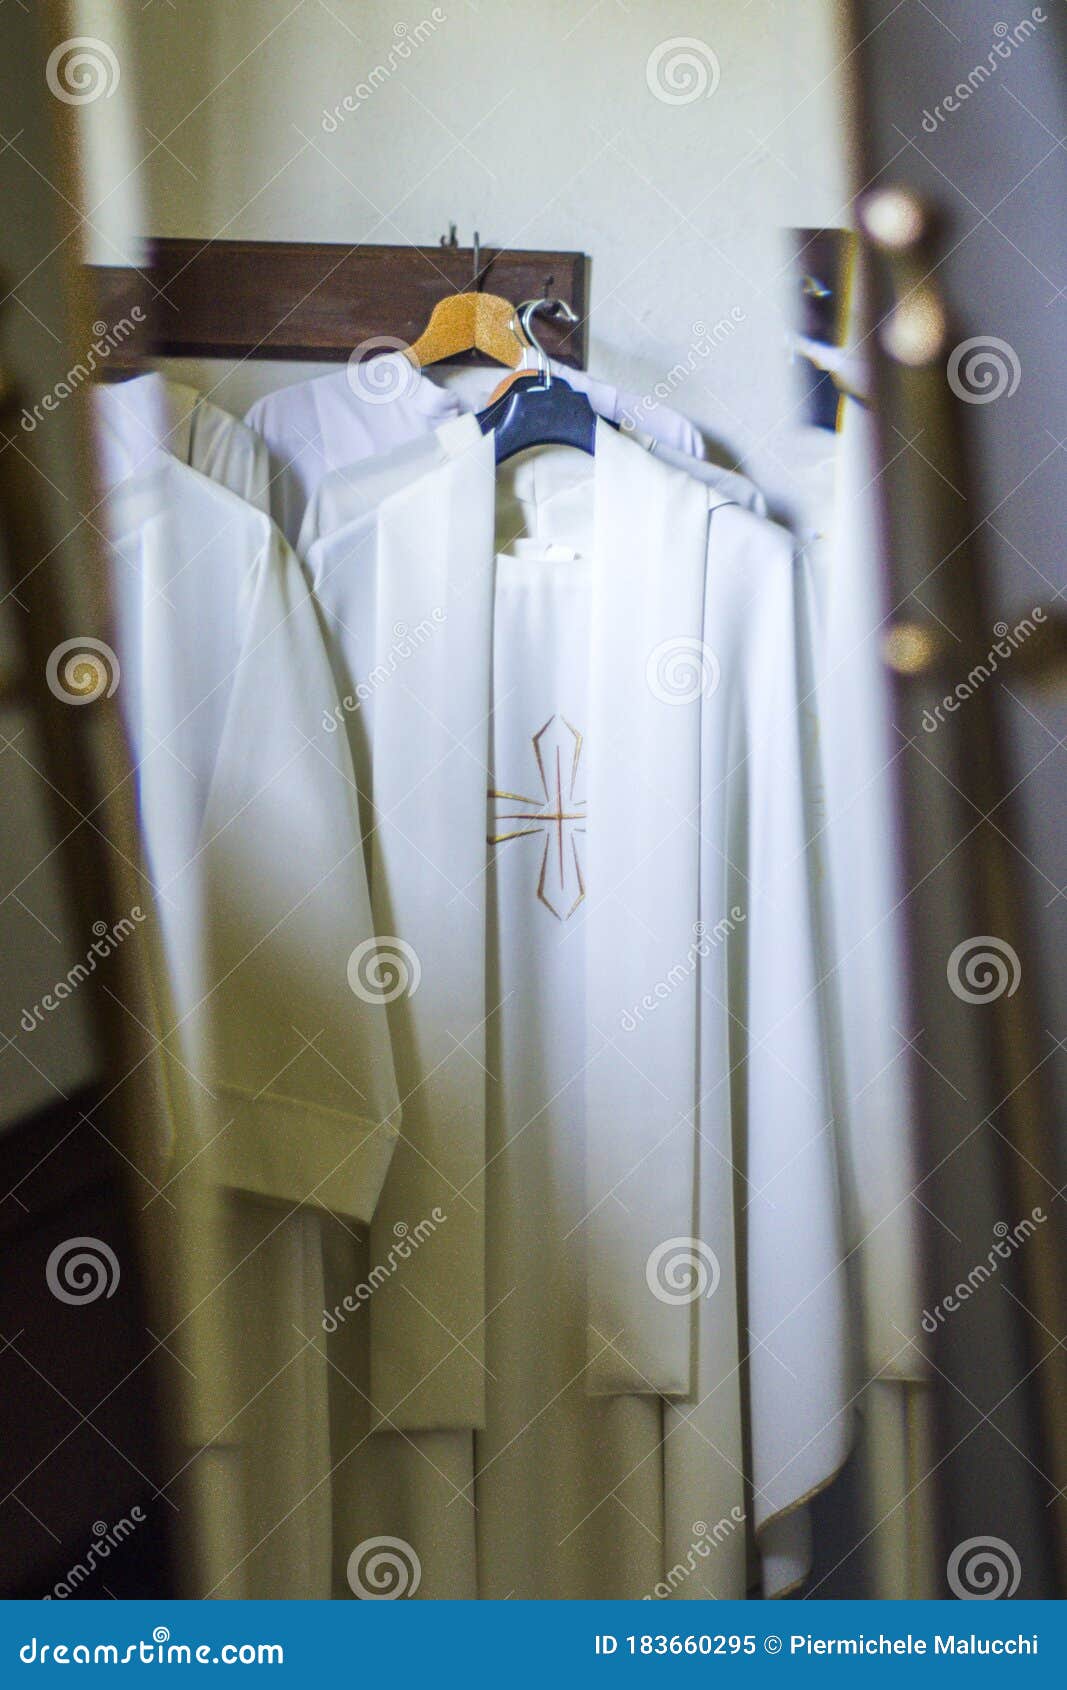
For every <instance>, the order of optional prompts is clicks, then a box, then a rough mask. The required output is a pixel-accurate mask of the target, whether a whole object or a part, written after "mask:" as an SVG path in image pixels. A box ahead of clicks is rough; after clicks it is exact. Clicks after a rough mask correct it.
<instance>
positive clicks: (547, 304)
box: [518, 299, 578, 387]
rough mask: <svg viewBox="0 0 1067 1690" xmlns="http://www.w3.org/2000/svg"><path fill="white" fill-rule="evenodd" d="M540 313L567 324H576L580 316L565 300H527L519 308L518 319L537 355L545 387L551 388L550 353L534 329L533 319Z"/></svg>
mask: <svg viewBox="0 0 1067 1690" xmlns="http://www.w3.org/2000/svg"><path fill="white" fill-rule="evenodd" d="M538 311H546V312H551V313H553V314H554V315H555V316H559V317H562V318H563V321H564V322H565V323H576V322H577V321H578V314H577V312H576V311H573V310H572V309H571V307H570V306H569V305H568V304H567V301H566V300H565V299H527V300H526V301H524V303H523V304H522V305H520V306H519V310H518V318H519V323H520V326H521V328H522V332H523V334H524V335H525V336H526V338H527V340H528V341H529V342H530V345H531V346H532V347H533V349H534V351H535V352H536V354H537V362H538V366H539V368H540V371H541V374H542V376H543V378H544V382H545V386H546V387H550V386H551V385H552V370H551V367H550V365H549V362H548V353H547V352H546V351H545V349H544V347H543V346H542V345H541V342H540V340H539V339H538V338H537V332H536V330H535V329H534V327H533V319H534V317H536V315H537V313H538Z"/></svg>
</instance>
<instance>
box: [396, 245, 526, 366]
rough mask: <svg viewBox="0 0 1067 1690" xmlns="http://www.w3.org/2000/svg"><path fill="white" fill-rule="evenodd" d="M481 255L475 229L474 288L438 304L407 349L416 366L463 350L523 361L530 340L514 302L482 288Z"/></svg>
mask: <svg viewBox="0 0 1067 1690" xmlns="http://www.w3.org/2000/svg"><path fill="white" fill-rule="evenodd" d="M454 233H455V231H454V230H453V235H454ZM442 242H443V237H442ZM480 254H481V245H480V242H479V240H478V235H477V232H475V236H474V275H473V277H472V291H471V292H469V293H453V294H450V295H449V296H448V298H447V299H442V300H439V301H438V303H437V304H436V305H435V306H434V308H433V310H432V311H431V312H430V320H429V322H428V323H427V325H426V327H425V328H424V329H423V331H422V333H421V334H420V336H419V338H418V340H416V341H415V342H414V343H413V344H412V345H411V346H408V347H406V348H405V354H406V356H407V357H408V358H409V359H410V361H411V363H413V364H414V365H415V367H416V369H418V368H421V367H422V366H423V365H424V364H440V363H443V362H444V361H445V360H447V359H449V358H458V357H459V356H460V354H461V353H463V352H481V353H483V354H484V355H485V356H486V357H487V358H493V359H494V360H495V361H496V362H497V363H498V364H507V365H508V366H509V367H510V368H511V369H515V367H516V366H517V365H519V364H521V363H522V361H523V356H524V354H525V352H526V351H527V348H528V342H527V340H526V337H525V335H524V334H523V332H522V330H521V328H520V326H519V319H518V315H517V313H516V310H515V307H514V305H512V304H511V303H510V301H509V300H506V299H503V298H501V296H500V295H499V294H497V293H481V292H480V291H478V279H479V276H480V274H481V269H480V265H479V262H478V260H479V257H480Z"/></svg>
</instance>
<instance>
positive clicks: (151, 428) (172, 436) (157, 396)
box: [93, 371, 270, 512]
mask: <svg viewBox="0 0 1067 1690" xmlns="http://www.w3.org/2000/svg"><path fill="white" fill-rule="evenodd" d="M93 404H94V411H95V417H96V421H97V424H98V428H99V434H98V446H99V450H100V454H101V467H102V470H103V476H104V480H105V482H106V484H107V485H108V486H114V485H115V484H116V483H117V482H118V481H120V480H123V479H124V478H125V477H126V476H128V475H131V474H134V473H136V472H140V471H141V470H144V469H147V468H148V466H149V462H150V460H151V459H152V457H153V455H154V454H155V452H156V451H159V450H162V451H165V452H169V453H170V454H171V456H172V457H175V458H178V459H180V460H181V462H182V463H184V464H189V465H190V466H191V468H193V469H197V470H199V471H200V473H201V475H206V476H208V478H209V479H210V480H212V481H217V482H218V483H219V485H220V486H222V487H228V488H229V490H230V492H231V493H236V494H237V495H238V497H239V498H242V499H246V500H247V501H248V503H249V504H251V505H254V506H255V508H256V509H257V510H258V511H263V512H269V510H270V487H269V480H270V467H269V454H268V451H267V445H266V442H265V441H264V440H261V439H260V437H259V435H258V434H256V433H255V432H254V431H253V430H252V429H250V428H248V427H247V426H246V425H245V424H244V423H241V422H238V421H237V419H236V417H231V416H230V414H229V412H228V411H224V410H222V408H221V407H220V406H219V405H215V404H212V402H211V400H210V399H205V398H204V397H203V395H202V394H200V393H198V392H197V391H196V389H195V388H194V387H188V386H186V384H185V383H184V382H179V381H171V380H170V378H169V377H165V376H162V375H159V374H157V373H156V372H155V371H149V373H148V374H147V375H143V376H134V377H133V379H132V380H130V381H122V382H116V383H114V384H112V385H110V386H107V387H97V388H95V389H94V391H93Z"/></svg>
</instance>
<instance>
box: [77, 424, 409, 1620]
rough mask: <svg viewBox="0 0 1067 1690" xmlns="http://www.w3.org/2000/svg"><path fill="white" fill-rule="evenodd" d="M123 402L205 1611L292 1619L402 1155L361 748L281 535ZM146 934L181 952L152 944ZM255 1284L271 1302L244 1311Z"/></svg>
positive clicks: (140, 715)
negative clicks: (331, 1416)
mask: <svg viewBox="0 0 1067 1690" xmlns="http://www.w3.org/2000/svg"><path fill="white" fill-rule="evenodd" d="M100 397H101V398H103V399H104V400H105V403H104V405H103V406H101V407H100V408H99V411H98V415H99V417H100V419H101V423H102V428H103V431H104V434H105V439H106V448H107V449H106V452H105V453H104V460H105V464H106V466H107V468H108V469H109V470H110V471H111V473H112V474H117V475H121V474H122V472H123V470H124V469H126V470H132V469H134V468H135V467H136V466H137V465H141V466H142V467H141V470H140V473H136V474H130V475H127V477H126V478H125V479H124V480H121V481H119V483H118V484H117V485H116V486H115V487H114V488H113V489H112V491H111V495H110V498H109V501H108V507H107V515H106V520H107V525H108V528H109V530H110V533H111V536H112V549H111V559H112V581H113V590H114V599H115V605H116V622H117V632H116V636H115V639H116V647H117V654H118V657H119V665H120V678H119V697H120V700H121V702H122V704H123V707H124V714H125V718H126V721H127V725H128V729H129V733H130V738H131V741H132V747H133V753H134V759H135V764H136V770H137V773H136V780H137V788H138V800H139V805H140V811H141V819H142V826H143V832H144V841H145V858H146V865H147V873H148V875H149V878H150V882H151V887H150V888H149V889H147V890H146V897H145V904H146V907H150V906H151V905H152V904H154V905H155V906H156V910H157V913H158V916H159V926H160V929H161V941H160V944H159V946H158V952H159V955H158V961H159V972H158V989H159V996H160V999H161V1002H162V1005H163V1015H162V1019H163V1023H164V1025H163V1031H164V1032H165V1033H166V1034H167V1037H166V1040H165V1043H164V1050H165V1052H166V1068H165V1072H166V1076H167V1080H168V1083H169V1086H170V1089H171V1095H172V1105H173V1106H172V1109H171V1122H169V1123H166V1124H164V1123H161V1122H153V1123H151V1124H146V1132H145V1135H144V1137H145V1139H146V1141H150V1140H153V1139H155V1138H156V1137H158V1135H160V1134H161V1132H162V1131H163V1130H164V1125H166V1126H167V1127H170V1126H173V1135H174V1136H173V1142H171V1143H170V1144H167V1145H160V1144H158V1143H151V1144H150V1145H149V1143H147V1142H146V1145H145V1152H146V1155H147V1153H148V1150H149V1149H151V1150H152V1152H153V1158H152V1169H151V1173H152V1177H153V1179H154V1181H155V1182H156V1183H157V1184H158V1185H159V1186H160V1187H161V1189H162V1195H161V1196H159V1197H157V1198H156V1199H154V1201H155V1202H157V1203H158V1204H160V1205H163V1204H165V1203H166V1204H169V1203H172V1202H174V1201H177V1203H178V1205H179V1215H180V1221H181V1224H180V1230H179V1233H178V1234H177V1236H176V1238H175V1239H174V1248H175V1250H176V1257H175V1259H173V1260H169V1261H167V1262H166V1263H164V1264H163V1269H164V1271H165V1272H166V1274H167V1277H168V1280H169V1282H170V1285H171V1290H172V1293H173V1298H174V1303H173V1318H174V1321H175V1322H176V1325H175V1328H174V1330H173V1331H172V1332H171V1333H170V1334H169V1337H168V1342H167V1353H170V1352H174V1353H175V1354H176V1355H177V1356H178V1357H179V1358H180V1365H179V1366H178V1367H177V1369H176V1372H175V1377H174V1381H173V1392H174V1397H175V1400H177V1399H178V1397H179V1395H180V1397H181V1412H180V1417H179V1422H178V1425H177V1426H176V1428H175V1431H176V1438H177V1441H178V1443H179V1445H180V1447H181V1452H182V1459H181V1463H180V1467H181V1468H182V1470H183V1471H182V1472H180V1473H179V1474H176V1475H175V1476H176V1477H181V1478H184V1480H185V1482H186V1486H187V1491H186V1502H187V1503H188V1505H189V1509H188V1512H189V1513H191V1514H192V1516H193V1518H195V1520H196V1529H195V1530H193V1531H192V1532H191V1533H190V1537H189V1542H188V1544H187V1546H186V1555H187V1557H189V1558H191V1560H192V1561H194V1562H195V1563H196V1564H197V1565H199V1567H200V1569H201V1571H200V1573H199V1575H198V1577H197V1578H196V1580H195V1581H194V1583H193V1585H192V1587H191V1589H190V1591H189V1593H190V1594H201V1593H202V1592H203V1591H206V1590H208V1589H211V1588H212V1587H213V1586H214V1585H216V1584H219V1583H221V1582H223V1581H225V1580H228V1579H230V1580H232V1579H234V1578H236V1583H235V1585H234V1586H233V1588H234V1593H235V1594H242V1593H249V1592H252V1593H254V1592H255V1591H256V1589H257V1588H259V1589H263V1588H266V1589H267V1590H268V1591H269V1592H270V1593H271V1594H279V1595H280V1594H289V1593H292V1591H293V1589H294V1587H297V1586H298V1581H299V1586H298V1587H299V1588H302V1589H304V1590H305V1593H307V1594H319V1593H321V1592H322V1590H323V1587H324V1585H325V1586H326V1587H328V1580H329V1558H330V1526H329V1493H328V1491H326V1492H325V1493H322V1494H321V1495H317V1494H316V1492H315V1490H314V1487H315V1485H316V1484H317V1483H318V1481H319V1480H320V1479H321V1476H322V1474H323V1473H324V1472H325V1471H328V1467H329V1459H328V1445H327V1443H326V1427H327V1419H328V1416H327V1410H326V1401H327V1381H326V1378H325V1364H324V1362H323V1361H322V1359H321V1357H320V1356H319V1355H318V1354H317V1353H316V1351H315V1350H314V1349H313V1348H311V1347H310V1346H309V1345H308V1344H307V1343H306V1342H305V1341H304V1340H303V1339H301V1338H300V1336H299V1331H298V1329H299V1328H302V1327H306V1325H307V1304H306V1301H305V1299H306V1297H308V1296H310V1297H311V1299H312V1304H313V1308H314V1309H315V1310H316V1311H318V1310H320V1309H321V1307H322V1302H323V1291H322V1288H321V1287H322V1272H323V1270H322V1261H323V1252H324V1244H323V1236H322V1235H323V1230H324V1229H326V1228H330V1229H342V1230H343V1229H344V1228H346V1227H348V1228H351V1235H350V1234H349V1233H347V1232H346V1233H345V1236H346V1237H349V1236H353V1237H354V1236H355V1234H356V1229H357V1224H358V1223H362V1222H365V1221H366V1220H367V1219H368V1218H369V1216H370V1214H371V1213H372V1212H373V1209H374V1207H375V1203H376V1200H377V1197H378V1193H379V1190H380V1187H381V1184H382V1180H383V1178H384V1175H385V1170H386V1167H387V1165H388V1161H389V1159H390V1157H391V1154H392V1151H393V1147H394V1144H395V1138H396V1129H395V1116H396V1089H395V1080H394V1076H393V1070H392V1062H391V1057H390V1053H389V1044H388V1035H387V1030H386V1027H385V1023H384V1015H383V1012H382V1011H380V1010H376V1009H375V1008H374V1007H373V1006H371V1005H367V1004H360V1003H359V1002H358V1001H357V1000H356V999H355V998H354V997H353V994H352V992H351V991H350V989H349V986H348V982H347V977H346V970H347V962H348V957H349V954H350V952H351V950H352V948H353V946H355V945H357V944H359V943H360V942H361V941H364V940H365V939H366V938H367V936H368V934H369V931H370V910H369V901H368V893H367V886H366V876H365V869H364V859H363V851H362V845H361V841H360V837H359V831H358V815H357V810H356V804H355V798H354V783H353V778H352V770H351V764H350V760H349V757H348V751H347V746H346V745H345V743H344V741H343V739H341V738H339V737H338V738H335V739H333V740H330V739H327V738H326V737H325V736H323V734H322V732H321V726H320V724H321V720H322V716H323V712H324V710H327V711H328V710H330V709H331V708H335V707H336V706H335V694H334V691H333V683H332V679H331V675H330V671H329V667H328V664H327V661H326V657H325V653H324V650H323V644H322V638H321V632H320V629H319V624H318V618H317V612H316V609H315V606H314V604H313V602H312V600H311V597H310V595H309V593H308V590H307V585H306V582H305V579H304V576H303V572H302V571H301V569H300V566H299V564H298V563H297V560H296V558H295V556H294V554H293V553H292V551H291V550H290V548H289V547H288V545H287V544H286V542H285V541H284V539H283V538H282V536H281V535H280V533H279V532H278V530H277V529H276V528H275V527H274V525H273V523H271V521H270V520H269V518H267V517H266V516H264V515H262V514H261V513H259V512H257V511H255V510H253V509H252V508H251V506H250V505H249V504H247V503H245V502H244V501H243V500H242V499H239V498H237V497H236V496H235V495H234V494H232V493H230V492H228V491H226V490H225V489H224V488H222V487H220V486H218V485H216V484H215V483H213V482H212V481H210V480H208V479H207V478H206V477H204V476H202V475H200V474H199V473H198V472H197V471H196V470H194V469H192V468H189V467H188V466H187V465H185V464H183V463H179V462H178V461H177V459H175V458H173V457H171V456H169V455H168V454H166V453H165V452H162V451H160V450H158V449H156V450H149V451H148V452H147V453H146V451H145V445H146V442H145V438H144V434H143V432H142V431H141V430H140V429H137V428H134V427H133V424H132V422H131V417H132V412H131V410H130V409H129V408H126V407H123V408H119V407H117V406H115V405H113V404H108V403H107V402H106V401H108V400H110V399H111V398H113V395H112V394H111V393H110V392H109V393H108V394H104V395H101V396H100ZM127 430H129V432H128V433H127V432H126V431H127ZM146 464H147V467H144V466H145V465H146ZM142 934H143V936H144V938H145V940H146V942H150V943H153V942H154V941H155V940H156V931H155V928H154V926H153V925H149V926H146V927H145V928H143V929H142ZM168 1153H169V1162H168V1161H167V1154H168ZM161 1161H162V1162H163V1164H164V1165H163V1167H162V1169H161V1167H160V1162H161ZM215 1198H217V1199H218V1202H217V1204H215ZM327 1211H329V1213H327ZM156 1212H157V1213H159V1211H158V1210H157V1211H156ZM167 1213H168V1214H169V1213H170V1211H169V1210H168V1211H167ZM149 1218H151V1217H149ZM249 1273H250V1274H251V1275H252V1276H253V1280H252V1283H253V1285H254V1286H256V1287H258V1288H259V1290H260V1291H261V1292H262V1291H263V1289H264V1288H269V1292H270V1295H269V1298H266V1299H265V1298H264V1297H263V1296H262V1295H261V1296H259V1297H253V1296H246V1295H245V1290H246V1283H247V1282H246V1279H245V1277H244V1276H245V1275H246V1274H249ZM316 1288H317V1289H316ZM264 1362H265V1363H269V1366H268V1367H267V1370H266V1371H265V1372H264V1371H263V1370H262V1369H261V1367H260V1363H264ZM272 1380H273V1386H271V1381H272ZM290 1431H292V1432H293V1435H292V1436H290V1435H289V1434H290ZM264 1475H266V1482H265V1483H264ZM317 1501H318V1502H321V1504H322V1505H321V1506H320V1507H319V1508H318V1510H317V1511H316V1509H315V1506H314V1504H315V1503H316V1502H317ZM290 1510H291V1511H292V1514H291V1518H290V1520H289V1522H288V1526H287V1532H286V1538H285V1543H286V1551H287V1556H288V1557H290V1558H291V1559H289V1560H287V1561H284V1562H282V1564H280V1565H278V1566H277V1572H278V1580H277V1582H272V1581H271V1579H270V1577H269V1575H267V1574H265V1575H264V1576H263V1581H262V1582H261V1583H260V1584H259V1585H258V1586H257V1585H256V1583H255V1582H254V1581H253V1582H249V1581H247V1580H245V1579H244V1577H243V1569H244V1566H245V1563H246V1558H247V1556H248V1552H249V1549H250V1547H251V1546H253V1545H254V1544H255V1543H256V1542H257V1541H258V1539H259V1538H260V1537H261V1536H263V1534H264V1533H265V1532H267V1531H268V1530H269V1529H270V1528H271V1527H273V1526H274V1525H275V1524H276V1523H277V1520H278V1518H279V1516H280V1515H283V1514H285V1513H286V1512H288V1511H290ZM266 1511H269V1518H268V1514H267V1512H266ZM276 1548H277V1540H274V1542H273V1544H272V1549H276ZM274 1560H275V1562H276V1563H277V1562H278V1557H277V1556H275V1557H274ZM186 1564H189V1561H188V1560H187V1562H186ZM235 1569H237V1572H236V1575H235V1573H234V1570H235ZM286 1585H287V1586H288V1589H286V1588H285V1586H286Z"/></svg>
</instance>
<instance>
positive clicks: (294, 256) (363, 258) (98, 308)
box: [88, 239, 587, 369]
mask: <svg viewBox="0 0 1067 1690" xmlns="http://www.w3.org/2000/svg"><path fill="white" fill-rule="evenodd" d="M148 245H149V254H150V258H149V264H148V266H147V267H146V270H145V271H144V272H142V271H139V270H131V269H128V268H118V267H112V266H105V265H92V266H89V267H88V268H89V273H90V280H91V286H92V289H93V296H94V310H95V312H96V314H97V315H98V316H99V317H100V318H102V319H103V320H104V321H105V322H107V323H109V324H112V323H114V322H116V321H118V320H119V319H120V318H121V317H123V316H128V315H129V312H130V310H131V308H132V306H133V305H134V304H137V305H139V306H140V307H141V310H142V311H143V312H144V313H145V315H146V324H145V333H144V334H143V335H139V336H138V337H137V339H136V340H135V339H133V338H132V337H131V340H130V342H129V343H128V344H127V346H126V349H125V351H126V355H127V356H130V355H135V356H149V355H150V356H156V357H183V358H288V359H307V360H315V361H317V362H322V363H332V362H344V361H345V360H346V359H347V358H348V356H349V354H350V353H351V352H352V350H353V349H354V348H355V347H356V346H359V345H361V344H362V343H363V342H365V341H369V340H374V339H376V338H377V337H387V338H388V339H389V340H390V341H391V342H392V343H393V344H394V345H395V342H396V341H398V340H400V341H403V342H405V343H409V342H411V341H414V340H416V339H417V338H418V336H419V334H420V333H421V332H422V330H423V328H424V327H425V325H426V322H427V319H428V318H429V315H430V312H431V311H432V310H433V307H434V306H435V305H436V304H437V303H438V301H439V300H441V299H444V298H445V297H446V296H447V295H448V294H451V293H462V292H465V291H468V290H470V289H471V288H472V286H473V284H474V282H475V279H477V283H478V285H479V286H480V287H482V288H484V289H486V290H487V291H490V292H492V293H498V294H503V295H504V297H505V298H507V299H510V300H513V301H514V302H515V304H516V305H519V304H520V303H521V302H522V301H523V300H526V299H537V298H541V297H542V296H543V295H546V294H551V295H552V296H553V297H555V298H557V299H564V300H566V301H567V303H568V304H569V305H571V306H572V307H573V309H574V311H575V312H576V313H577V317H578V322H577V323H576V324H569V323H565V322H562V321H560V320H555V319H549V318H547V317H545V318H543V319H539V321H538V335H539V337H540V338H541V339H542V340H543V343H544V345H545V349H546V351H548V352H549V353H550V354H551V356H552V357H553V358H555V359H557V360H558V361H559V362H560V363H561V364H568V365H570V366H571V367H572V368H574V369H584V368H585V365H586V349H587V334H586V269H587V261H586V257H585V254H584V253H580V252H539V251H521V252H514V251H510V250H507V249H495V248H492V247H481V248H479V249H478V250H477V253H476V252H475V250H474V249H473V248H471V247H460V246H450V245H442V246H431V247H413V246H357V247H347V246H340V245H326V244H318V243H315V242H303V241H299V242H293V241H198V240H177V239H156V240H152V241H150V242H149V243H148ZM382 350H383V351H388V350H390V348H389V346H385V347H383V349H382ZM464 362H470V363H485V362H487V360H486V359H484V358H483V357H482V356H481V355H480V354H477V353H474V354H469V355H468V356H467V357H466V358H465V359H464Z"/></svg>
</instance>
